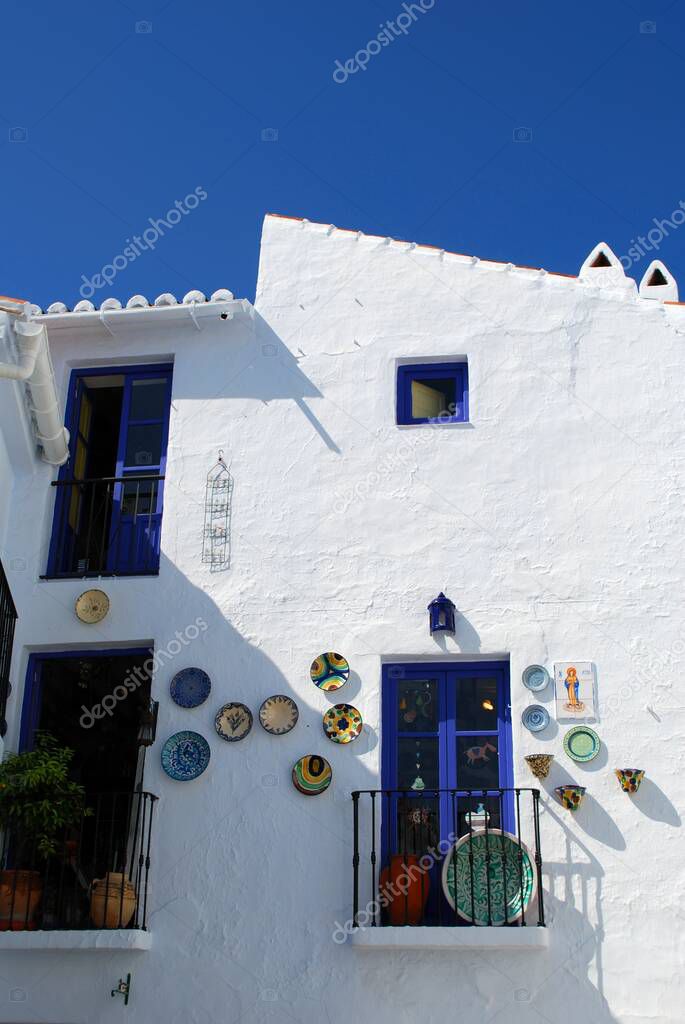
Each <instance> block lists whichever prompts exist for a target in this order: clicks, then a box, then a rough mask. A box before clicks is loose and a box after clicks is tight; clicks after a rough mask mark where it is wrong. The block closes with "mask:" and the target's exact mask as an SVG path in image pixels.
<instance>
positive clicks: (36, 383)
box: [0, 320, 69, 466]
mask: <svg viewBox="0 0 685 1024" xmlns="http://www.w3.org/2000/svg"><path fill="white" fill-rule="evenodd" d="M12 330H13V332H14V336H15V339H16V342H17V348H18V351H19V362H18V363H17V364H15V363H0V379H2V378H4V379H5V380H16V381H20V382H23V383H25V384H26V386H27V387H28V390H29V394H30V397H31V412H32V413H33V415H34V417H35V420H36V435H37V439H38V441H39V443H40V445H41V447H42V453H41V457H42V459H43V460H44V461H45V462H48V463H49V464H50V465H51V466H63V465H64V463H65V462H66V461H67V459H68V458H69V431H68V430H67V429H66V427H65V426H64V425H63V423H62V417H61V415H60V411H59V402H58V399H57V386H56V384H55V374H54V371H53V369H52V362H51V360H50V350H49V348H48V333H47V331H46V330H45V327H44V326H43V324H38V323H36V322H35V321H32V320H15V321H14V323H13V324H12Z"/></svg>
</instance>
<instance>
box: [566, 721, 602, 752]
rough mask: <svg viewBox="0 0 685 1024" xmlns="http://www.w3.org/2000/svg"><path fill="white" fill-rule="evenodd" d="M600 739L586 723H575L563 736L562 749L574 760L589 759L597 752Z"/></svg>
mask: <svg viewBox="0 0 685 1024" xmlns="http://www.w3.org/2000/svg"><path fill="white" fill-rule="evenodd" d="M601 745H602V741H601V740H600V738H599V736H598V735H597V733H596V732H595V730H594V729H591V728H590V727H589V726H588V725H576V726H575V727H574V728H573V729H569V731H568V732H567V733H566V735H565V736H564V750H565V751H566V753H567V754H568V756H569V757H570V758H572V759H573V760H574V761H591V760H592V759H593V757H597V754H599V748H600V747H601Z"/></svg>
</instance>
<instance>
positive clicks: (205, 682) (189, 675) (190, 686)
mask: <svg viewBox="0 0 685 1024" xmlns="http://www.w3.org/2000/svg"><path fill="white" fill-rule="evenodd" d="M211 689H212V683H211V680H210V678H209V676H208V675H207V673H206V672H205V671H204V670H203V669H201V668H182V669H181V671H180V672H177V673H176V675H175V676H174V678H173V679H172V680H171V683H170V684H169V693H170V694H171V699H172V700H173V701H174V703H175V704H178V706H179V707H180V708H199V706H200V704H204V702H205V701H206V700H207V698H208V697H209V693H210V690H211Z"/></svg>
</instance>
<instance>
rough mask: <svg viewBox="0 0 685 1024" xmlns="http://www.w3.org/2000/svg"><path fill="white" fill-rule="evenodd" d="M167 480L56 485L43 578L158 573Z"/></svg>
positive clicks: (140, 477)
mask: <svg viewBox="0 0 685 1024" xmlns="http://www.w3.org/2000/svg"><path fill="white" fill-rule="evenodd" d="M163 481H164V477H163V476H160V475H158V474H155V473H140V474H135V475H134V474H127V475H125V476H118V477H103V478H93V479H87V480H76V479H73V480H54V481H53V482H52V486H53V487H55V488H57V496H56V501H55V514H54V519H53V528H52V540H51V543H50V555H49V558H48V569H47V572H46V573H45V575H44V576H43V577H42V578H43V579H70V578H73V579H82V578H86V577H89V576H91V577H92V576H145V575H154V574H156V573H158V572H159V542H160V532H161V525H162V491H163Z"/></svg>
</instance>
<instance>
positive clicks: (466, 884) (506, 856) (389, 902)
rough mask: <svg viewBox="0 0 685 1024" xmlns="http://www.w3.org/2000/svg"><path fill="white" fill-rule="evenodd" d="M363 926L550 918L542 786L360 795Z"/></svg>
mask: <svg viewBox="0 0 685 1024" xmlns="http://www.w3.org/2000/svg"><path fill="white" fill-rule="evenodd" d="M352 800H353V816H354V818H353V820H354V825H353V827H354V852H353V860H352V866H353V893H354V901H353V916H352V924H353V926H354V927H367V926H368V927H381V926H386V925H394V926H406V925H413V926H428V925H432V926H478V925H481V926H483V925H484V926H492V925H505V926H506V925H508V926H517V927H525V926H526V925H528V924H530V923H534V924H537V925H540V926H544V924H545V910H544V900H543V892H542V856H541V852H540V820H539V801H540V791H539V790H538V789H527V788H526V789H524V788H516V789H506V788H503V789H428V788H424V789H422V790H420V791H414V790H411V789H409V790H400V789H376V790H357V791H355V792H353V793H352Z"/></svg>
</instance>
